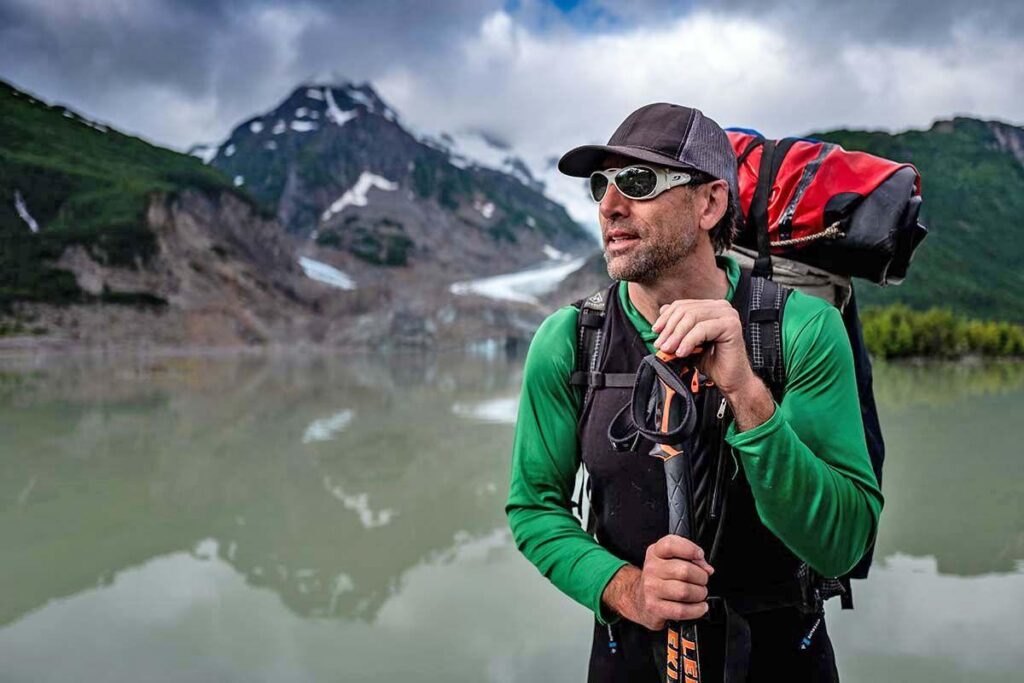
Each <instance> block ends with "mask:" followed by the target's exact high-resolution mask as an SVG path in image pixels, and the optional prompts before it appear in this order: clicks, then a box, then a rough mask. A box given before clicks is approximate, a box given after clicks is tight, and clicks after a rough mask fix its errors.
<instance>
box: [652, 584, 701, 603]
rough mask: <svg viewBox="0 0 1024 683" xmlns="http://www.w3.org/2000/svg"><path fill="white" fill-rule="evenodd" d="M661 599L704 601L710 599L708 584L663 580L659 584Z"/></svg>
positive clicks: (658, 594) (658, 593) (658, 592)
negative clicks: (700, 584) (699, 584)
mask: <svg viewBox="0 0 1024 683" xmlns="http://www.w3.org/2000/svg"><path fill="white" fill-rule="evenodd" d="M656 591H657V596H658V599H659V600H671V601H672V602H691V603H692V602H704V601H705V600H707V599H708V589H707V587H706V586H698V585H697V584H695V583H684V582H682V581H662V582H661V583H660V584H658V586H657V589H656Z"/></svg>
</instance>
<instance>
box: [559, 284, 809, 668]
mask: <svg viewBox="0 0 1024 683" xmlns="http://www.w3.org/2000/svg"><path fill="white" fill-rule="evenodd" d="M748 283H749V280H748V279H747V278H742V281H741V287H744V286H746V285H748ZM618 286H619V285H618V283H616V284H614V285H612V286H611V287H610V288H609V290H608V292H607V299H606V301H607V304H606V313H605V317H604V326H603V328H602V341H601V357H600V359H599V361H598V367H597V368H596V370H598V371H600V372H603V373H635V372H636V370H637V368H638V366H639V364H640V361H641V359H643V357H644V356H646V355H648V354H649V351H648V349H647V346H646V345H645V344H644V341H643V339H642V338H641V337H640V334H639V333H638V332H637V331H636V328H635V327H633V325H632V323H631V322H630V321H629V319H628V317H627V316H626V313H625V311H623V309H622V306H621V303H620V301H619V295H618ZM743 300H744V296H742V292H738V294H737V296H736V297H735V298H734V299H733V304H734V306H736V307H737V310H739V312H740V315H741V319H744V318H745V317H746V311H745V310H741V309H740V307H741V306H743V304H742V303H741V302H742V301H743ZM744 308H745V306H744ZM744 323H745V324H746V320H744ZM630 395H631V388H617V387H601V388H596V387H595V388H594V389H593V390H591V391H589V392H588V394H587V398H586V400H585V401H584V405H583V408H582V412H581V414H580V423H579V444H580V452H581V457H582V460H583V463H584V465H585V467H586V469H587V472H588V473H589V477H590V504H591V512H590V514H591V515H593V517H594V523H595V527H594V531H595V535H596V537H597V540H598V542H599V543H600V544H601V545H602V546H604V547H605V548H607V549H608V550H610V551H611V552H612V553H613V554H614V555H616V556H617V557H620V558H622V559H624V560H627V561H629V562H630V563H631V564H633V565H635V566H637V567H642V566H643V563H644V556H645V554H646V551H647V547H648V546H649V545H651V544H652V543H654V542H655V541H657V540H658V539H659V538H661V537H662V536H664V535H665V534H666V533H667V532H668V509H667V508H668V505H667V491H666V485H665V472H664V466H663V463H662V461H661V460H660V459H658V458H655V457H653V456H651V455H650V451H651V449H652V447H653V446H654V444H653V443H652V442H651V441H648V440H646V439H643V438H642V437H640V439H639V440H638V441H637V443H636V446H635V447H634V448H633V450H632V451H630V452H617V451H615V450H613V448H612V446H611V444H610V442H609V439H608V425H609V423H610V422H611V421H612V419H613V418H614V416H615V415H616V413H617V412H618V411H619V410H620V409H621V408H622V406H623V405H625V404H626V403H628V402H629V400H630ZM697 405H698V410H699V416H700V417H699V418H698V419H699V423H698V424H700V425H701V429H700V435H699V437H698V446H697V448H696V451H695V454H694V457H695V460H696V462H699V463H703V467H704V469H705V471H707V472H710V473H711V474H710V476H709V477H708V480H709V482H710V483H709V485H711V486H712V487H713V488H718V491H717V493H716V494H713V495H711V496H710V498H709V499H708V500H709V503H708V504H710V505H711V507H712V511H711V514H712V515H714V517H715V518H716V519H717V518H721V520H722V522H721V524H722V527H721V532H720V538H719V539H718V543H717V545H716V547H715V549H714V552H712V547H711V546H712V543H713V541H714V529H713V528H711V529H709V530H708V532H707V533H705V534H704V536H703V537H702V538H700V539H699V540H698V544H699V545H701V547H703V548H704V551H705V553H707V554H708V555H709V561H710V562H711V564H712V565H713V566H714V567H715V574H714V575H713V576H712V578H711V581H710V585H709V591H710V595H712V596H721V597H723V598H725V600H726V601H727V603H728V604H729V605H730V607H732V608H733V609H734V610H736V611H737V612H739V613H740V614H743V615H749V614H753V613H756V612H760V611H764V610H767V609H773V608H777V607H782V606H792V605H797V604H799V603H800V601H801V589H800V582H799V580H798V578H797V575H798V572H799V571H800V568H801V566H802V562H801V561H800V560H799V559H798V558H797V557H796V556H795V555H794V554H793V553H792V552H790V551H789V550H788V549H787V548H786V547H785V545H784V544H783V543H782V542H781V541H780V540H779V539H778V538H777V537H776V536H775V535H774V534H772V532H771V531H769V530H768V528H767V527H766V526H765V525H764V524H763V523H762V522H761V519H760V517H759V516H758V514H757V510H756V509H755V506H754V498H753V494H752V493H751V490H750V486H749V484H748V483H747V479H746V476H745V474H744V472H743V465H742V462H741V461H740V460H739V458H738V456H735V455H733V454H732V452H731V449H730V448H729V447H728V446H727V445H725V444H724V441H723V437H724V434H725V428H726V426H727V423H728V420H729V419H730V416H729V413H728V412H725V414H724V415H723V417H722V418H721V419H719V418H718V414H719V413H720V412H721V411H720V408H721V407H722V401H721V393H720V392H719V391H718V390H717V388H715V387H711V388H709V389H708V390H706V391H702V392H701V393H700V394H698V396H697ZM716 483H717V484H718V486H715V484H716ZM710 501H713V502H710ZM711 526H712V527H714V526H715V525H714V524H712V525H711ZM601 641H603V642H601ZM609 641H614V642H615V650H616V654H615V655H613V656H614V657H617V658H618V664H616V667H617V669H616V670H617V671H620V672H628V673H629V675H630V676H631V677H635V679H636V680H644V679H647V677H648V676H657V670H656V668H655V664H654V659H653V651H654V647H657V646H658V645H659V644H660V646H662V647H663V644H664V641H665V635H664V632H661V633H655V632H651V631H648V630H647V629H645V628H644V627H642V626H639V625H637V624H634V623H632V622H629V621H626V620H620V621H619V622H618V623H616V624H615V625H614V627H613V632H606V629H605V628H604V627H601V628H597V629H596V630H595V642H594V650H593V652H592V655H591V660H592V661H591V667H592V671H593V667H594V664H595V657H597V658H601V657H605V656H608V653H609V652H610V649H611V648H609V646H608V642H609ZM622 666H625V667H626V668H625V669H624V668H622ZM649 680H657V678H650V679H649Z"/></svg>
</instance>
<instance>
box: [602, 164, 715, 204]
mask: <svg viewBox="0 0 1024 683" xmlns="http://www.w3.org/2000/svg"><path fill="white" fill-rule="evenodd" d="M695 179H696V176H694V175H693V174H690V173H686V172H685V171H680V170H679V169H675V168H652V167H650V166H643V165H641V164H635V165H633V166H626V167H625V168H609V169H606V170H603V171H594V172H593V173H591V174H590V197H591V198H592V199H593V200H594V201H595V202H600V201H601V200H602V199H604V195H605V193H607V192H608V184H609V183H611V184H613V185H615V189H617V190H618V191H619V192H620V193H621V194H622V196H623V197H627V198H629V199H654V198H655V197H657V196H658V195H659V194H661V193H662V192H664V191H665V190H671V189H672V188H673V187H678V186H679V185H686V184H688V183H691V182H693V181H694V180H695Z"/></svg>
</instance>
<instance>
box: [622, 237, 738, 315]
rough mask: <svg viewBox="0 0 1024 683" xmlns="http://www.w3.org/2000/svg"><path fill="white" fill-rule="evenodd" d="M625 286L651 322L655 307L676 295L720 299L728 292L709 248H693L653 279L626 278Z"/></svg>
mask: <svg viewBox="0 0 1024 683" xmlns="http://www.w3.org/2000/svg"><path fill="white" fill-rule="evenodd" d="M709 246H710V245H709ZM627 287H628V291H629V300H630V301H632V302H633V305H634V306H636V310H638V311H639V312H640V315H642V316H643V317H644V318H646V319H647V321H648V322H651V323H653V322H654V321H655V320H657V319H658V312H659V309H660V308H661V307H662V306H663V305H665V304H669V303H672V302H673V301H675V300H676V299H724V298H725V296H726V294H728V292H729V277H728V276H727V275H726V273H725V271H724V270H722V269H721V268H719V267H718V263H717V262H716V260H715V254H714V252H713V251H712V250H711V249H710V248H709V249H697V250H696V251H694V252H693V253H692V254H690V256H688V257H687V258H686V259H685V260H683V261H682V262H681V263H680V264H679V267H677V268H675V269H673V270H671V271H669V272H667V273H665V274H664V275H663V276H662V277H660V278H659V279H658V281H657V282H654V283H651V284H643V285H642V284H640V283H637V282H630V283H628V284H627Z"/></svg>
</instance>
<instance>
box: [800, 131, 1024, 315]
mask: <svg viewBox="0 0 1024 683" xmlns="http://www.w3.org/2000/svg"><path fill="white" fill-rule="evenodd" d="M812 137H816V138H819V139H822V140H828V141H829V142H835V143H838V144H840V145H842V146H843V147H845V148H846V149H850V150H861V151H865V152H870V153H871V154H876V155H879V156H883V157H887V158H889V159H894V160H897V161H905V162H909V163H912V164H914V165H915V166H916V167H917V169H918V170H919V171H920V172H921V178H922V183H921V185H922V189H921V193H922V197H923V199H924V203H923V208H922V215H921V220H922V222H924V224H925V225H927V226H928V229H929V232H930V235H929V237H928V239H926V240H925V241H924V243H923V244H922V245H921V247H920V249H919V250H918V252H917V254H916V255H915V257H914V261H913V263H912V264H911V267H910V271H909V274H908V276H907V279H906V280H905V281H904V282H903V283H902V284H900V285H898V286H894V287H885V288H880V287H876V286H874V285H871V284H867V283H862V284H861V285H860V287H859V288H858V290H857V291H858V295H859V297H860V298H861V302H862V303H863V304H888V303H895V302H903V303H906V304H909V305H910V306H913V307H915V308H928V307H931V306H943V307H949V308H951V309H953V310H954V311H957V312H960V313H963V314H967V315H970V316H972V317H980V318H996V319H1003V320H1010V321H1015V322H1024V306H1021V301H1022V300H1024V270H1022V269H1021V267H1020V263H1021V259H1022V257H1024V246H1022V244H1024V243H1022V242H1021V240H1020V236H1019V234H1018V230H1019V229H1020V227H1021V226H1020V220H1021V218H1020V217H1021V216H1022V215H1024V128H1020V127H1018V126H1013V125H1009V124H1006V123H1001V122H998V121H982V120H978V119H973V118H966V117H957V118H954V119H952V120H942V121H937V122H936V123H935V124H934V125H932V127H931V128H930V129H928V130H910V131H906V132H903V133H897V134H890V133H884V132H865V131H853V130H835V131H830V132H825V133H814V134H812Z"/></svg>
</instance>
